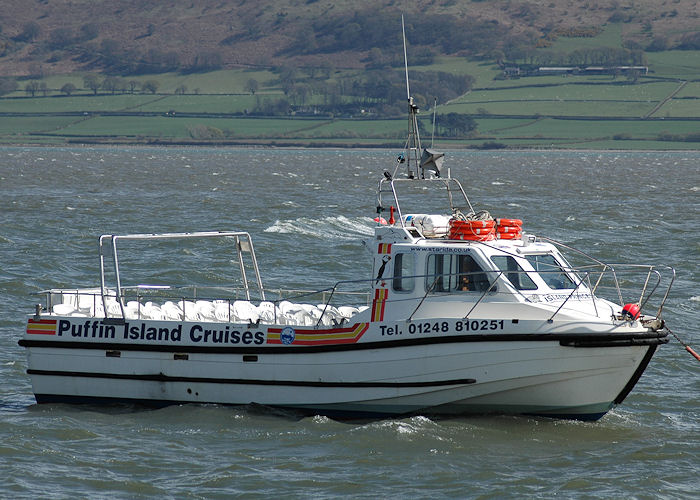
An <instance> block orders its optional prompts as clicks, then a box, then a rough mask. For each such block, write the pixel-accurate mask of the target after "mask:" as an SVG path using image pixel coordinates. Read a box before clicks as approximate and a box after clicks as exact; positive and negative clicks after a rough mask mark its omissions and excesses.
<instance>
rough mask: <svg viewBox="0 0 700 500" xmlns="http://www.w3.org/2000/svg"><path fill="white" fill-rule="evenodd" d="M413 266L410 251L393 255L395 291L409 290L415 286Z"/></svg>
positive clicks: (412, 257)
mask: <svg viewBox="0 0 700 500" xmlns="http://www.w3.org/2000/svg"><path fill="white" fill-rule="evenodd" d="M415 274H416V272H415V266H414V256H413V254H412V253H397V254H396V255H394V279H393V285H392V286H393V288H394V290H395V291H397V292H411V291H413V288H414V286H415V278H414V276H415Z"/></svg>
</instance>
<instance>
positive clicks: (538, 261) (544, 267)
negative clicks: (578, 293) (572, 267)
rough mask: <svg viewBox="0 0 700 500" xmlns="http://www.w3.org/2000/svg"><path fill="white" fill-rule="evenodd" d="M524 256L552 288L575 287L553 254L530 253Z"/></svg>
mask: <svg viewBox="0 0 700 500" xmlns="http://www.w3.org/2000/svg"><path fill="white" fill-rule="evenodd" d="M525 258H526V259H527V260H528V262H529V263H530V265H531V266H532V267H533V269H534V270H535V271H537V272H538V273H539V275H540V276H541V277H542V279H543V280H544V282H545V283H547V286H549V288H551V289H552V290H564V289H572V288H576V285H575V284H574V282H573V280H572V279H571V278H570V277H569V275H568V274H567V273H566V271H565V270H564V268H563V267H562V266H561V264H559V262H557V260H556V259H555V258H554V256H553V255H551V254H532V255H526V256H525Z"/></svg>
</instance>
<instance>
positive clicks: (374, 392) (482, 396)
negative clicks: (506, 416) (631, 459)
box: [23, 323, 665, 419]
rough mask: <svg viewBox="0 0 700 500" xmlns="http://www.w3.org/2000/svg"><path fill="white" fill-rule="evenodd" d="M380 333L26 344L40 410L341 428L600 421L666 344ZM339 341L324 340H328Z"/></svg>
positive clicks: (375, 328)
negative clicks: (216, 407)
mask: <svg viewBox="0 0 700 500" xmlns="http://www.w3.org/2000/svg"><path fill="white" fill-rule="evenodd" d="M146 324H147V325H148V323H146ZM160 324H161V325H162V323H160ZM370 325H371V326H368V327H367V331H366V333H365V334H364V336H363V337H362V340H363V341H364V342H353V343H341V344H321V345H308V346H306V347H302V346H298V347H296V346H281V345H279V346H277V345H268V344H267V343H266V344H264V345H259V346H256V345H252V343H251V345H248V346H226V347H220V346H219V347H216V346H208V345H167V344H165V343H162V342H161V343H144V342H143V341H138V340H137V341H133V342H132V341H125V340H123V339H119V338H116V339H111V338H110V339H99V338H89V339H86V338H81V339H79V340H74V339H65V338H62V339H58V338H55V339H50V340H44V339H41V340H36V339H35V338H34V337H33V336H30V335H29V334H28V335H27V336H26V337H25V341H24V344H23V345H25V346H26V347H28V350H29V369H28V373H29V374H30V375H31V378H32V384H33V389H34V393H35V396H36V399H37V401H38V402H40V403H41V402H81V401H82V402H90V401H94V402H98V401H100V402H104V401H131V402H138V403H148V404H155V405H161V404H174V403H217V404H231V405H245V404H251V403H257V404H261V405H267V406H274V407H284V408H295V409H299V410H302V411H304V412H312V413H321V414H327V415H332V416H340V417H367V416H387V415H402V414H410V413H422V414H452V415H454V414H469V413H494V412H495V413H514V414H524V413H525V414H541V415H551V416H558V417H571V418H581V419H595V418H599V417H600V416H602V415H603V414H605V412H607V411H608V410H609V409H610V408H611V407H612V406H613V405H614V404H615V403H619V402H621V400H622V399H624V396H625V395H626V393H627V392H629V390H631V387H632V386H633V385H634V383H635V382H636V381H637V379H638V378H639V376H640V375H641V372H642V371H643V369H644V368H645V366H646V364H647V363H648V361H649V359H650V358H651V355H652V354H653V352H654V350H655V349H656V345H658V344H659V343H663V342H665V339H663V338H660V337H661V335H657V336H653V335H651V336H650V335H649V334H647V333H637V334H632V335H626V336H620V335H618V336H617V337H615V336H611V337H610V338H605V339H604V341H602V342H599V341H595V342H593V344H592V345H594V346H584V345H585V344H586V340H585V339H586V336H585V335H580V334H579V335H577V336H575V337H571V336H566V335H557V334H550V336H551V340H548V339H547V337H546V335H547V334H544V335H543V334H527V333H521V334H519V335H512V334H510V335H508V334H501V333H496V334H480V335H468V336H466V335H456V332H453V331H452V332H444V334H442V335H439V336H433V337H430V336H427V335H423V336H420V335H417V336H415V337H410V338H402V339H391V340H385V339H382V335H381V334H382V332H383V333H386V332H387V328H390V326H388V325H382V324H381V323H371V324H370ZM170 326H172V324H171V325H170ZM205 326H206V325H205ZM382 326H383V327H384V329H382ZM218 327H219V328H220V327H221V325H218ZM187 328H188V325H185V326H184V329H185V330H187ZM553 328H556V325H555V326H554V327H553ZM95 330H96V329H95ZM261 330H262V331H263V334H264V335H265V338H266V339H270V338H272V339H276V338H277V337H275V333H274V332H275V331H276V330H275V329H274V328H272V327H270V328H268V327H263V328H262V329H261ZM197 331H198V332H199V330H197ZM329 331H330V330H325V331H324V330H320V332H321V333H323V332H325V333H326V337H327V336H328V335H330V334H329V333H328V332H329ZM462 333H463V332H462ZM253 335H254V334H253ZM117 337H118V336H117ZM384 337H386V335H384ZM631 337H636V340H634V341H630V340H629V339H630V338H631ZM250 338H251V339H253V338H254V337H253V336H251V337H250ZM595 338H597V339H600V338H601V337H600V335H598V336H597V337H595ZM595 338H594V339H593V340H595ZM613 338H618V339H619V340H618V341H613V340H612V339H613ZM521 339H522V340H521ZM567 339H570V340H567ZM582 342H583V344H584V345H581V344H582ZM562 344H569V345H562ZM588 345H591V344H590V343H588ZM595 345H599V346H597V347H595Z"/></svg>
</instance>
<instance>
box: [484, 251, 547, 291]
mask: <svg viewBox="0 0 700 500" xmlns="http://www.w3.org/2000/svg"><path fill="white" fill-rule="evenodd" d="M491 261H492V262H493V263H494V264H495V265H496V267H497V268H498V270H499V271H501V272H503V276H505V277H506V278H507V279H508V281H510V283H511V284H512V285H513V286H514V287H515V288H516V290H537V285H536V284H535V282H534V281H532V279H531V278H530V277H529V276H528V275H527V272H526V271H525V270H523V268H522V267H520V264H518V262H517V261H516V260H515V258H514V257H511V256H510V255H495V256H493V257H491Z"/></svg>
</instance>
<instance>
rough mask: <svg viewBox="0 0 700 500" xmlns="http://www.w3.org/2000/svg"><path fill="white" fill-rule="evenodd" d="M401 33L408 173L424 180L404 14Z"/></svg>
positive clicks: (411, 176) (409, 175)
mask: <svg viewBox="0 0 700 500" xmlns="http://www.w3.org/2000/svg"><path fill="white" fill-rule="evenodd" d="M401 32H402V33H403V61H404V66H405V68H406V97H407V99H408V138H407V139H406V145H405V146H404V150H405V151H406V171H407V174H408V177H409V179H413V178H414V177H415V175H416V174H417V173H419V170H420V178H421V179H424V178H425V175H424V174H423V171H422V169H421V168H420V155H421V152H422V150H423V148H422V147H421V144H420V135H419V133H418V106H416V105H415V104H414V103H413V97H412V96H411V89H410V87H409V83H408V56H407V51H406V26H405V24H404V18H403V14H402V15H401Z"/></svg>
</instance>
